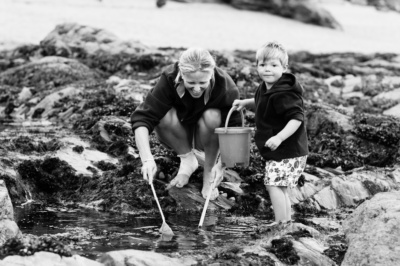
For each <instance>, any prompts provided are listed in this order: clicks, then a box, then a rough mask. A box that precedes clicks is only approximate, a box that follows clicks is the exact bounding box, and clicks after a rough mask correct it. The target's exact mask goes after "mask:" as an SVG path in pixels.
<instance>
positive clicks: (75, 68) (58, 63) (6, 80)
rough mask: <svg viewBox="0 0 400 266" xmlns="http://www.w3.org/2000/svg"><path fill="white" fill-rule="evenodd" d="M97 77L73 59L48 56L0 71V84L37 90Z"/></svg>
mask: <svg viewBox="0 0 400 266" xmlns="http://www.w3.org/2000/svg"><path fill="white" fill-rule="evenodd" d="M95 78H99V75H98V74H96V72H94V71H92V70H91V69H90V68H88V67H87V66H85V65H84V64H82V63H80V62H79V61H77V60H75V59H68V58H63V57H57V56H48V57H44V58H42V59H39V60H37V61H34V62H30V63H27V64H24V65H21V66H18V67H14V68H10V69H8V70H6V71H4V72H2V73H0V84H6V85H12V86H21V87H22V86H27V87H35V89H37V90H38V91H39V92H40V91H42V90H45V89H51V88H54V87H59V86H62V85H66V84H71V83H74V82H77V81H85V82H88V81H89V80H93V79H95Z"/></svg>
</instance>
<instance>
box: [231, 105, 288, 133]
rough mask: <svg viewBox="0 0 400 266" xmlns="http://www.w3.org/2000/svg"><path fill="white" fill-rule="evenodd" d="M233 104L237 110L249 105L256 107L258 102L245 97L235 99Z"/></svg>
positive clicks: (252, 107)
mask: <svg viewBox="0 0 400 266" xmlns="http://www.w3.org/2000/svg"><path fill="white" fill-rule="evenodd" d="M232 106H236V107H237V110H238V111H240V110H242V109H243V108H245V107H248V108H250V109H255V107H256V104H255V101H254V98H250V99H244V100H235V101H234V102H233V103H232ZM292 134H293V133H292Z"/></svg>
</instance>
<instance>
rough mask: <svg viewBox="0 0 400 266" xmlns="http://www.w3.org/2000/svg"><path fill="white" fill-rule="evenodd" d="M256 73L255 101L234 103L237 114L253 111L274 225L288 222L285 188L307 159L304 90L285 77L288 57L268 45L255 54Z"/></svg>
mask: <svg viewBox="0 0 400 266" xmlns="http://www.w3.org/2000/svg"><path fill="white" fill-rule="evenodd" d="M256 63H257V71H258V74H259V76H260V78H261V79H262V80H263V82H262V83H261V84H260V86H259V87H258V88H257V91H256V93H255V96H254V98H252V99H245V100H235V101H234V102H233V104H232V105H233V106H236V107H237V109H238V110H241V109H242V108H245V107H249V108H252V109H255V123H256V133H255V142H256V145H257V147H258V150H259V152H260V154H261V156H262V157H263V158H264V159H265V160H266V165H265V178H264V184H265V186H266V188H267V190H268V193H269V195H270V198H271V202H272V206H273V208H274V214H275V221H276V222H279V221H281V222H289V221H291V204H290V199H289V194H288V190H287V188H288V186H290V187H294V186H295V185H296V184H297V181H298V178H299V177H300V175H301V173H302V172H303V170H304V167H305V165H306V160H307V155H308V145H307V132H306V128H305V125H304V106H303V98H302V92H303V88H302V87H301V85H300V84H299V83H298V81H297V80H296V77H295V76H294V75H293V74H290V73H285V72H286V70H287V67H288V54H287V52H286V50H285V48H284V47H283V46H282V45H281V44H279V43H277V42H270V43H268V44H266V45H264V46H262V47H261V48H260V49H259V50H258V51H257V54H256Z"/></svg>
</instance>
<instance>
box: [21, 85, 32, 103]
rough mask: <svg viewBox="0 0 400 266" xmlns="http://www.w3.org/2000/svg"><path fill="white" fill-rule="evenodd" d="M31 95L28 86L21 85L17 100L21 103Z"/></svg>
mask: <svg viewBox="0 0 400 266" xmlns="http://www.w3.org/2000/svg"><path fill="white" fill-rule="evenodd" d="M31 97H32V92H31V90H30V89H29V88H28V87H23V88H22V91H21V92H20V93H19V94H18V102H19V103H23V102H26V101H28V100H30V99H31Z"/></svg>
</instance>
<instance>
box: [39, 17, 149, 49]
mask: <svg viewBox="0 0 400 266" xmlns="http://www.w3.org/2000/svg"><path fill="white" fill-rule="evenodd" d="M40 45H41V46H42V47H44V48H45V49H51V50H52V51H53V50H55V51H56V54H59V55H61V54H64V56H68V55H71V54H72V53H73V49H77V48H79V49H83V50H84V51H86V53H88V54H96V53H99V52H105V53H108V54H121V53H126V54H143V53H144V52H145V51H147V50H148V48H147V47H146V46H145V45H143V44H142V43H140V42H139V41H136V40H132V41H122V40H121V39H119V38H118V37H117V36H116V35H115V34H113V33H111V32H109V31H107V30H104V29H99V28H94V27H89V26H85V25H79V24H77V23H64V24H59V25H57V26H56V28H55V29H54V30H53V31H51V32H50V33H49V34H48V35H47V36H46V37H45V38H44V39H43V40H42V41H41V42H40ZM51 47H52V48H51Z"/></svg>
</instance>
